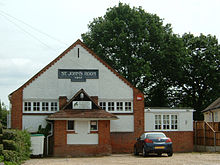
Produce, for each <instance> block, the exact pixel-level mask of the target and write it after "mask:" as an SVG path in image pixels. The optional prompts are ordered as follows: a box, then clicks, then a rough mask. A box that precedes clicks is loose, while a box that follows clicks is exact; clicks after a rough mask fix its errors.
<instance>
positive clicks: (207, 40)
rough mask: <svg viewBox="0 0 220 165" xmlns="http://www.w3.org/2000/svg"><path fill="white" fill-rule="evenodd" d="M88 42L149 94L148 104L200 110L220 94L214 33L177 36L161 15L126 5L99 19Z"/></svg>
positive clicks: (86, 36) (86, 38) (85, 36)
mask: <svg viewBox="0 0 220 165" xmlns="http://www.w3.org/2000/svg"><path fill="white" fill-rule="evenodd" d="M88 28H89V31H88V32H86V33H84V34H82V39H83V42H84V43H85V44H86V45H88V47H89V48H91V49H92V50H93V51H94V52H96V54H97V55H99V56H100V57H101V58H102V59H103V60H105V61H106V62H107V63H108V64H110V65H111V66H112V67H113V68H114V69H115V70H116V71H118V72H119V73H120V74H121V75H123V76H124V77H125V78H126V79H127V80H128V81H130V82H131V83H132V84H133V85H134V86H135V87H137V88H139V89H140V90H141V91H143V92H144V94H145V95H146V96H147V97H146V99H145V103H146V105H147V106H159V107H161V106H169V107H174V106H179V107H182V106H184V107H185V106H186V107H192V108H194V109H195V110H197V113H196V115H195V119H201V110H203V109H204V108H205V107H206V106H208V105H209V104H210V103H211V102H212V101H214V100H215V99H216V98H218V97H219V93H220V91H219V86H220V85H219V80H220V77H219V68H220V64H219V57H220V56H219V45H218V41H217V39H216V38H215V37H213V36H211V35H208V36H205V35H202V34H201V35H200V36H198V37H194V36H193V35H192V34H184V35H183V36H182V37H180V36H178V35H176V34H174V33H173V32H172V28H171V25H170V24H166V25H164V23H163V20H162V19H160V18H159V17H158V16H157V15H154V14H150V13H147V12H145V11H144V10H143V9H142V8H141V7H139V8H136V7H134V8H130V6H129V5H127V4H122V3H119V5H118V6H115V7H113V8H109V9H108V10H107V12H106V14H105V15H104V16H103V17H99V18H95V19H94V20H93V21H92V22H91V23H90V24H89V25H88Z"/></svg>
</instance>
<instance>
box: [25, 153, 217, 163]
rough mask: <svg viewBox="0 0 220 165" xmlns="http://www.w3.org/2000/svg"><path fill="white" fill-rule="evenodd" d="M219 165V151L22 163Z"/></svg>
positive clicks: (121, 155)
mask: <svg viewBox="0 0 220 165" xmlns="http://www.w3.org/2000/svg"><path fill="white" fill-rule="evenodd" d="M122 164H124V165H139V164H141V165H143V164H146V165H220V153H174V155H173V156H172V157H167V155H165V154H164V155H162V156H161V157H158V156H155V155H152V156H149V157H142V156H134V155H132V154H113V155H111V156H103V157H80V158H34V159H30V160H28V161H26V162H25V163H24V165H122Z"/></svg>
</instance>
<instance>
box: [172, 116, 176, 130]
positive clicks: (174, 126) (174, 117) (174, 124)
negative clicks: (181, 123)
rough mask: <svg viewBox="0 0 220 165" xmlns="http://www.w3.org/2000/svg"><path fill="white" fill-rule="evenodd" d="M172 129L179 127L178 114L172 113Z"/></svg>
mask: <svg viewBox="0 0 220 165" xmlns="http://www.w3.org/2000/svg"><path fill="white" fill-rule="evenodd" d="M171 129H177V115H171Z"/></svg>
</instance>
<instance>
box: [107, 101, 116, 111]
mask: <svg viewBox="0 0 220 165" xmlns="http://www.w3.org/2000/svg"><path fill="white" fill-rule="evenodd" d="M114 110H115V103H114V102H108V111H114Z"/></svg>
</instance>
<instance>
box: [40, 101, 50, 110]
mask: <svg viewBox="0 0 220 165" xmlns="http://www.w3.org/2000/svg"><path fill="white" fill-rule="evenodd" d="M42 111H49V103H48V102H42Z"/></svg>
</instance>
